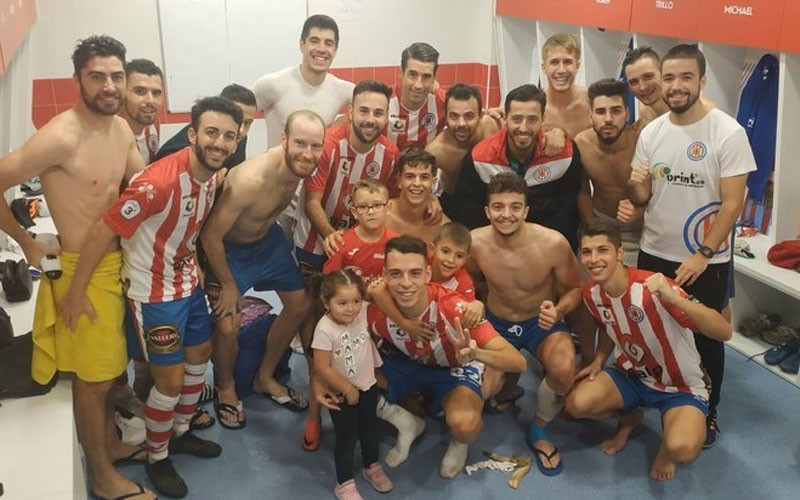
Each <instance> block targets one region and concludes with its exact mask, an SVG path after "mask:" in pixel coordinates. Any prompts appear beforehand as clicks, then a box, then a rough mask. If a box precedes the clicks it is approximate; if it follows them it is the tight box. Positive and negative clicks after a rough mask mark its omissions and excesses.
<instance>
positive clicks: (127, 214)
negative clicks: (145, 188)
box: [119, 200, 142, 220]
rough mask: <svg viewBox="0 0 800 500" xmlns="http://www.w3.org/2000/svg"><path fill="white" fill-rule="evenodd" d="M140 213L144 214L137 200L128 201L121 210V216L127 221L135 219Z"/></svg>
mask: <svg viewBox="0 0 800 500" xmlns="http://www.w3.org/2000/svg"><path fill="white" fill-rule="evenodd" d="M140 213H142V206H141V205H140V204H139V202H138V201H136V200H127V201H126V202H125V203H123V204H122V208H120V209H119V214H120V215H121V216H122V218H123V219H125V220H131V219H134V218H135V217H136V216H137V215H139V214H140Z"/></svg>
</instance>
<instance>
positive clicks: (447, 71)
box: [436, 64, 457, 85]
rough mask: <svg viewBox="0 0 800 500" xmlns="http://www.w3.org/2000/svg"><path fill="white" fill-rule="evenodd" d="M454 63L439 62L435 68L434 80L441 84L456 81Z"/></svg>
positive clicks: (449, 83) (450, 83)
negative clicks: (437, 67)
mask: <svg viewBox="0 0 800 500" xmlns="http://www.w3.org/2000/svg"><path fill="white" fill-rule="evenodd" d="M456 66H457V65H455V64H440V65H439V69H437V70H436V80H437V81H438V82H439V83H440V84H442V85H453V84H454V83H457V80H456Z"/></svg>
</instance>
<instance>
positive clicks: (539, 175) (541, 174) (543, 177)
mask: <svg viewBox="0 0 800 500" xmlns="http://www.w3.org/2000/svg"><path fill="white" fill-rule="evenodd" d="M551 175H552V173H551V172H550V169H549V168H547V167H539V168H537V169H536V170H534V171H533V178H534V179H536V182H547V181H548V180H549V179H550V177H551Z"/></svg>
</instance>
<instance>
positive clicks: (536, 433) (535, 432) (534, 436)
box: [528, 423, 564, 477]
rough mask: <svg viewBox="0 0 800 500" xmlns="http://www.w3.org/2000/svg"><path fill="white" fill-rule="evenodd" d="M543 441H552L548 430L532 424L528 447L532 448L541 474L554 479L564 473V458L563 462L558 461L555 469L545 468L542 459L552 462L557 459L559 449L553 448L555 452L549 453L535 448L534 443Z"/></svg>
mask: <svg viewBox="0 0 800 500" xmlns="http://www.w3.org/2000/svg"><path fill="white" fill-rule="evenodd" d="M541 440H547V441H550V436H549V435H548V433H547V429H545V428H544V427H539V426H538V425H536V423H531V426H530V430H529V431H528V446H529V447H530V449H531V451H533V456H534V458H535V459H536V467H538V468H539V472H541V473H542V474H544V475H545V476H550V477H552V476H557V475H559V474H561V473H562V472H563V471H564V458H563V457H562V458H561V460H559V461H558V465H556V466H555V467H553V468H550V467H545V465H544V461H543V459H542V457H544V458H545V459H547V460H552V459H553V457H555V456H556V454H557V453H558V448H556V447H555V446H553V451H551V452H550V453H547V452H546V451H544V450H541V449H539V448H537V447H536V446H534V443H536V442H537V441H541Z"/></svg>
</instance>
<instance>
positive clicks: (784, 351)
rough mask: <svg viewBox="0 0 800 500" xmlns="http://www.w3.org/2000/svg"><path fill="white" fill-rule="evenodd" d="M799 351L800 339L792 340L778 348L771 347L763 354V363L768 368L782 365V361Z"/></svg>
mask: <svg viewBox="0 0 800 500" xmlns="http://www.w3.org/2000/svg"><path fill="white" fill-rule="evenodd" d="M798 351H800V339H792V340H790V341H789V342H787V343H785V344H783V345H782V346H780V347H773V348H772V349H770V350H769V351H767V352H766V354H764V362H765V363H766V364H768V365H770V366H776V365H779V364H781V363H783V360H785V359H786V358H788V357H789V356H791V355H792V354H795V353H797V352H798Z"/></svg>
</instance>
